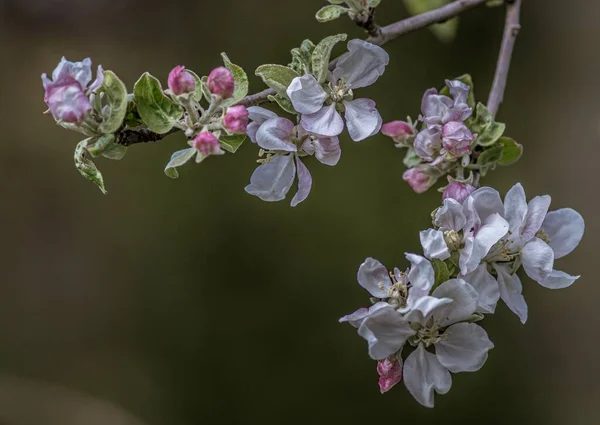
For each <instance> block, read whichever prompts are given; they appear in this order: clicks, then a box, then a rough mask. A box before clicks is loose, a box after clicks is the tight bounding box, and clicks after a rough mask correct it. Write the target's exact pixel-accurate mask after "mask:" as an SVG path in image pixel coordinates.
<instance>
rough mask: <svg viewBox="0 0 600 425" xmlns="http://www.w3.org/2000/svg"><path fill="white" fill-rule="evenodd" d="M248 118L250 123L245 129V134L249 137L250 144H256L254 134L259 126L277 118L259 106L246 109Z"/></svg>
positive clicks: (273, 113)
mask: <svg viewBox="0 0 600 425" xmlns="http://www.w3.org/2000/svg"><path fill="white" fill-rule="evenodd" d="M248 118H249V119H250V123H249V124H248V127H247V128H246V134H247V135H248V137H250V140H251V141H252V143H256V132H257V131H258V129H259V128H260V126H261V125H262V124H263V123H264V122H265V121H267V120H268V119H270V118H277V114H276V113H275V112H273V111H269V110H268V109H265V108H261V107H260V106H251V107H249V108H248Z"/></svg>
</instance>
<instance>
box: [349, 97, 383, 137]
mask: <svg viewBox="0 0 600 425" xmlns="http://www.w3.org/2000/svg"><path fill="white" fill-rule="evenodd" d="M344 105H345V106H346V126H347V127H348V133H349V134H350V137H351V138H352V140H354V141H355V142H360V141H361V140H364V139H366V138H367V137H370V136H373V135H374V134H377V133H378V132H379V130H380V129H381V123H382V118H381V115H379V112H378V111H377V108H376V105H375V102H374V101H372V100H371V99H356V100H353V101H351V102H344Z"/></svg>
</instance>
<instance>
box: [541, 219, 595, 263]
mask: <svg viewBox="0 0 600 425" xmlns="http://www.w3.org/2000/svg"><path fill="white" fill-rule="evenodd" d="M542 230H543V231H544V233H546V236H547V237H548V239H549V240H550V242H549V245H550V247H552V249H553V250H554V258H555V259H558V258H562V257H564V256H565V255H567V254H570V253H571V252H572V251H573V250H574V249H575V248H577V245H579V242H580V241H581V238H582V237H583V232H584V231H585V222H584V221H583V217H582V216H581V214H579V213H578V212H577V211H575V210H573V209H571V208H563V209H560V210H556V211H551V212H549V213H548V215H546V219H545V220H544V223H543V224H542Z"/></svg>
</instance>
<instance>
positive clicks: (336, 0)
mask: <svg viewBox="0 0 600 425" xmlns="http://www.w3.org/2000/svg"><path fill="white" fill-rule="evenodd" d="M327 1H328V2H329V3H331V4H342V3H344V2H345V1H346V0H327Z"/></svg>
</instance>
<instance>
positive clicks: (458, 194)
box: [442, 182, 475, 204]
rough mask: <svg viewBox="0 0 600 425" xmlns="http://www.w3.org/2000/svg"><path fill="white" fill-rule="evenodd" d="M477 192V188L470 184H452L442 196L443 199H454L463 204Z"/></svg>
mask: <svg viewBox="0 0 600 425" xmlns="http://www.w3.org/2000/svg"><path fill="white" fill-rule="evenodd" d="M474 191H475V187H473V186H471V185H470V184H466V183H460V182H452V183H450V184H449V185H448V186H447V187H446V189H445V190H444V193H443V195H442V199H454V200H455V201H457V202H459V203H461V204H462V203H463V202H464V201H465V199H467V198H468V197H469V195H470V194H471V193H473V192H474Z"/></svg>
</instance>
